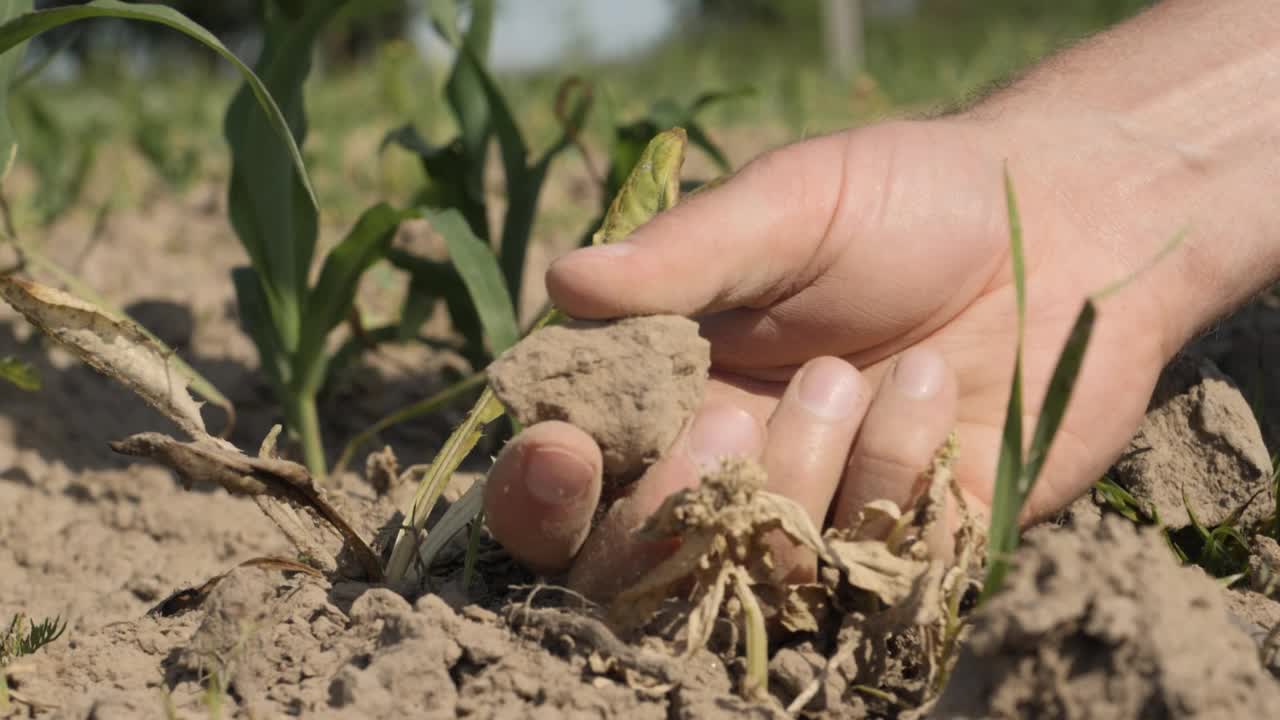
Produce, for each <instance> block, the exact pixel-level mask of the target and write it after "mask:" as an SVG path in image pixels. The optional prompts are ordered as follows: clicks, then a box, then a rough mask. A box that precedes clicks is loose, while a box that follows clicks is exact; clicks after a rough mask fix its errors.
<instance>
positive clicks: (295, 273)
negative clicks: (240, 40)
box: [225, 0, 404, 477]
mask: <svg viewBox="0 0 1280 720" xmlns="http://www.w3.org/2000/svg"><path fill="white" fill-rule="evenodd" d="M350 5H351V3H350V2H349V1H348V0H318V1H317V2H312V3H306V4H300V3H281V2H276V3H267V4H266V5H265V7H264V15H265V27H264V33H263V37H264V44H263V49H262V55H261V57H260V59H259V60H258V63H257V72H258V73H259V74H260V75H261V76H262V78H263V79H264V83H265V85H266V88H267V90H268V91H269V92H270V93H271V94H272V96H274V97H276V98H279V99H280V105H281V109H282V112H283V116H284V118H285V121H286V123H287V126H288V129H289V132H290V137H291V140H292V142H294V143H296V145H301V144H302V143H303V141H304V140H305V137H306V114H305V110H304V107H303V92H302V91H303V85H304V83H305V81H306V78H307V75H308V73H309V71H310V66H311V56H312V51H313V48H314V45H315V42H316V39H317V38H318V37H319V35H320V33H321V32H322V31H323V30H324V28H325V26H326V25H327V24H328V23H329V22H330V21H331V20H332V19H333V18H334V17H335V16H337V15H338V13H339V12H340V11H342V10H344V9H345V8H346V7H348V6H350ZM253 93H254V89H253V87H252V86H251V85H250V84H246V85H245V86H243V87H242V88H241V90H240V92H239V93H238V94H237V95H236V97H235V99H234V100H233V101H232V103H231V106H230V108H229V109H228V110H227V115H226V122H225V134H226V138H227V142H228V144H229V145H230V147H231V156H232V169H231V179H230V187H229V189H228V205H229V208H230V214H231V224H232V226H233V227H234V228H235V231H236V234H237V236H238V237H239V238H240V242H241V244H242V245H243V246H244V248H245V250H246V252H247V253H248V255H249V259H250V261H251V265H250V266H247V267H240V268H237V269H235V270H234V271H233V274H232V277H233V281H234V283H235V289H236V297H237V299H238V301H239V307H240V319H241V323H242V325H243V326H244V328H245V330H246V331H247V332H248V334H249V335H250V337H252V338H253V341H254V343H255V344H256V345H257V348H258V354H259V357H260V358H261V361H262V367H263V369H264V371H265V372H266V374H267V377H268V378H269V379H270V380H271V384H272V387H273V389H274V391H275V394H276V398H277V400H278V401H279V402H280V403H281V405H282V406H283V409H284V414H285V419H286V421H287V423H288V425H289V427H290V428H291V429H292V430H293V431H294V432H295V433H296V435H297V436H298V438H299V441H300V443H301V446H302V452H303V457H304V459H305V461H306V464H307V467H308V469H309V470H310V471H311V473H312V474H313V475H314V476H316V477H323V476H324V475H325V472H326V461H325V454H324V446H323V443H322V440H321V434H320V420H319V416H318V413H317V410H316V397H317V394H318V393H319V392H320V389H321V387H322V386H323V385H324V381H325V377H326V374H327V366H328V355H327V346H326V342H327V340H328V337H329V334H330V332H331V331H332V330H333V329H334V328H335V327H336V326H337V325H338V324H340V323H341V322H342V321H343V319H344V318H346V316H347V314H348V313H349V312H350V310H351V307H352V303H353V301H354V298H355V292H356V285H357V282H358V281H359V278H360V276H361V274H362V273H363V272H364V271H365V270H366V269H367V268H368V267H369V266H370V265H371V264H373V263H374V262H375V261H377V260H378V259H380V258H381V257H382V256H383V254H385V252H386V251H387V249H388V248H389V247H390V244H391V239H392V237H393V235H394V233H395V230H396V227H397V226H398V224H399V222H400V220H401V219H402V218H403V217H404V214H403V213H402V212H400V211H398V210H395V209H393V208H391V207H390V206H389V205H385V204H379V205H375V206H374V207H372V208H370V209H368V210H366V211H365V212H364V213H363V214H362V215H361V217H360V218H359V219H358V220H357V222H356V224H355V226H354V227H353V228H352V229H351V231H350V232H349V233H348V234H347V236H346V237H345V238H344V239H343V240H342V241H341V242H340V243H339V244H338V245H337V246H336V247H334V249H333V250H332V251H330V253H329V254H328V255H327V256H326V257H325V259H324V262H323V265H322V267H321V270H320V274H319V277H318V278H317V280H316V282H315V284H314V285H311V284H309V283H308V276H309V273H310V270H311V265H312V261H313V259H314V255H315V246H316V237H317V225H318V212H317V209H316V205H315V203H314V202H313V201H312V198H311V197H310V196H309V192H308V189H307V187H306V185H305V177H304V176H303V175H302V174H301V173H299V172H298V171H297V169H296V167H295V165H294V163H293V162H292V158H291V156H290V153H289V152H288V150H287V149H286V148H283V147H281V146H280V144H279V143H278V142H276V139H275V137H274V136H275V131H276V128H275V127H274V126H273V123H272V121H271V117H270V116H269V115H267V114H266V113H265V112H263V110H262V109H261V108H260V107H259V106H258V105H257V104H255V103H254V102H253V99H254V94H253Z"/></svg>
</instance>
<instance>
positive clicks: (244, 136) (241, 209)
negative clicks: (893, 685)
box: [224, 0, 346, 354]
mask: <svg viewBox="0 0 1280 720" xmlns="http://www.w3.org/2000/svg"><path fill="white" fill-rule="evenodd" d="M345 4H346V0H317V1H316V2H313V3H310V4H309V7H308V8H307V10H306V13H305V14H304V15H303V16H302V17H301V18H300V19H298V20H292V19H290V18H288V17H286V16H285V14H283V13H281V12H279V11H278V10H276V9H275V6H274V5H273V4H270V3H269V4H267V6H266V8H267V10H268V12H267V17H266V19H265V23H266V28H265V31H264V34H263V38H264V39H263V47H262V53H261V55H260V57H259V59H258V64H257V70H258V72H259V73H260V74H261V75H262V82H263V83H264V85H265V87H266V88H267V90H269V91H270V93H271V94H272V96H274V97H275V98H277V99H278V100H279V102H280V107H281V108H282V113H283V115H282V118H283V120H284V122H285V123H286V124H287V131H288V132H289V133H290V138H291V139H296V144H297V145H301V144H302V142H303V141H304V139H305V137H306V116H305V112H304V108H303V83H304V82H305V81H306V78H307V75H308V74H309V72H310V69H311V57H312V54H313V51H314V46H315V41H316V38H317V37H318V36H319V34H320V32H321V31H322V30H323V28H324V26H325V25H326V24H327V23H328V21H329V20H330V19H332V17H333V16H334V15H335V14H336V13H337V12H338V10H339V9H341V7H342V6H343V5H345ZM255 94H256V89H255V87H254V86H253V84H252V83H248V82H246V84H245V85H244V86H243V87H241V89H240V91H239V93H237V95H236V97H235V98H234V99H233V100H232V102H231V106H230V107H229V108H228V109H227V114H226V119H225V123H224V133H225V135H226V138H227V143H228V144H229V145H230V147H231V160H232V162H231V182H230V187H229V189H228V209H229V213H230V216H231V224H232V226H233V227H234V228H235V230H236V234H237V236H239V238H240V242H241V244H242V245H244V248H245V250H246V252H248V253H249V257H250V258H251V260H252V262H253V267H254V269H255V270H256V271H257V273H258V281H259V283H260V284H261V285H262V290H263V295H264V296H265V297H266V300H267V307H268V308H269V309H270V311H271V318H272V325H273V327H274V328H275V332H276V333H277V334H278V336H279V341H278V344H279V345H280V346H281V347H282V348H283V350H284V351H285V352H287V353H290V354H292V353H293V352H295V351H296V350H297V348H298V343H299V342H300V336H301V329H302V327H301V326H302V310H303V307H304V304H305V301H306V280H307V276H308V272H309V271H310V269H311V260H312V255H313V253H314V251H315V243H316V233H317V230H316V226H317V210H316V206H315V203H314V201H313V199H312V198H311V197H309V191H308V190H307V189H306V188H305V187H304V185H303V182H304V181H305V178H303V177H302V176H300V175H299V173H297V172H296V171H295V169H294V167H293V163H292V162H291V159H290V156H289V155H288V154H287V153H286V152H285V151H284V149H282V148H281V146H280V143H279V142H277V141H276V135H277V134H278V129H277V128H276V127H275V119H274V117H272V116H271V115H270V114H269V113H265V112H264V111H263V110H262V109H261V108H260V107H259V106H258V105H257V104H256V103H255V102H254V97H255Z"/></svg>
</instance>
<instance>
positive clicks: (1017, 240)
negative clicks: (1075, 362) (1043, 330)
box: [980, 169, 1027, 601]
mask: <svg viewBox="0 0 1280 720" xmlns="http://www.w3.org/2000/svg"><path fill="white" fill-rule="evenodd" d="M1004 191H1005V203H1006V205H1007V207H1008V213H1009V259H1010V264H1011V266H1012V269H1013V287H1014V302H1015V304H1016V306H1017V311H1018V319H1017V323H1018V328H1017V340H1016V352H1015V355H1014V361H1013V382H1012V383H1011V386H1010V388H1009V403H1008V406H1007V408H1006V409H1005V420H1004V429H1003V431H1002V432H1001V437H1000V454H999V460H998V462H997V464H996V478H995V489H994V491H993V493H992V497H991V527H990V530H989V532H988V539H987V543H988V545H987V552H988V561H987V562H988V565H987V577H986V581H985V582H984V583H983V587H982V596H981V598H980V601H981V600H985V599H986V598H988V597H989V596H990V595H991V594H992V593H994V592H996V591H997V590H999V588H1000V586H1001V584H1002V583H1003V582H1004V576H1005V573H1006V572H1007V571H1008V563H1009V556H1010V555H1011V554H1012V553H1013V550H1014V548H1015V547H1016V546H1017V544H1018V515H1019V514H1020V512H1021V510H1022V502H1021V500H1022V496H1021V493H1020V488H1021V485H1022V476H1023V456H1022V346H1023V335H1024V328H1025V326H1026V314H1027V289H1026V264H1025V261H1024V256H1023V249H1022V220H1021V217H1020V216H1019V213H1018V200H1017V195H1016V194H1015V193H1014V190H1013V180H1012V179H1011V178H1010V176H1009V172H1008V170H1007V169H1006V170H1005V174H1004Z"/></svg>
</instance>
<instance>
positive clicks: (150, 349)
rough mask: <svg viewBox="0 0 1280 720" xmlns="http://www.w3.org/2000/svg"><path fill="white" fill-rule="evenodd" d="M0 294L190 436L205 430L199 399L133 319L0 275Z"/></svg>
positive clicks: (165, 353)
mask: <svg viewBox="0 0 1280 720" xmlns="http://www.w3.org/2000/svg"><path fill="white" fill-rule="evenodd" d="M0 296H3V297H4V299H5V300H6V301H8V303H9V304H10V305H12V306H13V307H14V309H16V310H17V311H18V312H20V313H22V314H23V316H25V317H26V318H27V320H28V321H29V322H30V323H31V324H32V325H35V326H36V327H38V328H40V330H41V331H42V332H44V333H45V334H46V335H48V336H49V337H52V338H53V339H54V340H57V341H58V342H59V343H61V344H62V345H64V346H65V347H67V348H68V349H70V350H71V351H72V352H73V353H75V355H76V356H77V357H79V358H80V359H81V360H83V361H84V362H85V363H87V364H88V365H90V366H91V367H93V368H94V369H95V370H97V371H98V372H100V373H103V374H104V375H107V376H108V377H111V378H113V379H115V380H117V381H119V382H121V383H123V384H124V385H125V386H127V387H128V388H129V389H131V390H133V391H134V393H136V394H137V395H138V396H139V397H141V398H142V399H143V400H145V401H146V402H147V404H149V405H151V406H152V407H154V408H155V409H156V410H159V411H160V412H161V413H163V414H164V415H165V417H167V418H169V419H170V420H172V421H173V422H175V423H177V425H178V427H180V428H182V430H183V431H184V432H186V433H187V435H189V436H190V437H192V438H201V437H204V436H205V435H206V434H207V433H206V431H205V427H204V420H203V419H202V418H201V417H200V403H198V402H196V401H195V399H194V398H192V397H191V393H189V392H188V391H187V385H188V383H189V381H188V379H187V377H186V376H185V375H184V374H183V373H182V372H181V371H180V370H179V369H178V365H177V363H174V362H172V355H171V353H170V351H169V350H168V349H166V348H165V347H163V346H162V345H160V344H159V343H157V342H156V341H155V340H153V339H151V338H150V337H149V336H148V335H147V334H146V333H145V332H143V331H142V329H141V328H139V327H138V326H137V325H136V324H135V323H133V322H131V321H129V320H124V319H120V318H116V317H113V316H111V315H108V314H107V313H105V312H103V311H102V310H99V309H98V308H97V307H95V306H93V305H91V304H89V303H87V302H84V301H83V300H80V299H79V298H76V297H74V296H72V295H68V294H67V293H64V292H62V291H61V290H58V289H55V288H51V287H48V286H45V285H41V284H39V283H35V282H31V281H29V280H23V279H21V278H18V277H14V276H13V275H3V276H0Z"/></svg>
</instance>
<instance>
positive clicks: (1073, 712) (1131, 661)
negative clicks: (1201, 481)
mask: <svg viewBox="0 0 1280 720" xmlns="http://www.w3.org/2000/svg"><path fill="white" fill-rule="evenodd" d="M973 620H974V625H973V632H972V635H971V636H970V638H969V642H968V644H967V646H966V648H965V649H964V650H963V651H962V654H961V656H960V659H959V661H958V663H957V665H956V669H955V673H954V675H953V676H952V678H951V682H950V683H949V685H948V688H947V690H946V692H945V693H944V694H943V697H942V698H941V700H940V701H939V703H938V705H937V707H936V709H935V716H936V717H946V718H1021V717H1036V718H1243V717H1268V716H1269V715H1270V714H1271V711H1270V710H1269V709H1268V708H1275V707H1277V706H1278V705H1277V703H1280V685H1277V683H1276V682H1275V680H1273V679H1272V678H1271V676H1270V675H1269V674H1268V673H1267V672H1266V670H1264V669H1263V667H1262V664H1261V661H1260V659H1259V656H1258V651H1257V647H1256V646H1255V644H1254V641H1253V640H1252V639H1250V638H1249V636H1248V635H1247V634H1246V633H1245V631H1244V630H1243V629H1242V628H1241V627H1240V625H1239V623H1237V622H1234V621H1233V620H1232V619H1231V617H1230V615H1229V613H1228V609H1227V607H1226V604H1225V601H1224V600H1223V593H1222V590H1221V588H1219V587H1218V586H1217V585H1216V584H1215V583H1214V582H1212V581H1211V580H1210V579H1209V578H1208V577H1207V576H1206V575H1204V574H1203V573H1202V572H1200V571H1198V570H1195V569H1190V568H1183V567H1180V566H1179V565H1178V564H1177V563H1176V561H1175V560H1174V558H1173V556H1172V554H1171V553H1170V552H1169V550H1168V548H1167V547H1166V546H1165V545H1164V541H1163V540H1162V539H1161V538H1160V537H1159V535H1158V533H1156V532H1155V531H1139V530H1138V529H1137V528H1135V527H1134V526H1133V525H1132V524H1131V523H1128V522H1127V521H1125V520H1123V519H1120V518H1115V517H1107V518H1105V519H1104V520H1103V522H1102V523H1100V524H1099V525H1098V526H1097V528H1095V529H1093V530H1080V531H1066V530H1064V531H1061V532H1051V533H1039V534H1036V535H1034V536H1032V537H1030V538H1029V539H1028V542H1027V544H1026V545H1025V546H1024V548H1023V549H1022V550H1021V551H1019V553H1018V555H1017V557H1016V561H1015V563H1014V567H1013V569H1012V570H1011V572H1010V573H1009V576H1008V580H1007V585H1006V588H1005V590H1004V591H1003V592H1001V593H999V594H998V595H996V596H995V597H993V598H992V599H991V601H990V602H989V603H988V604H987V605H986V606H985V607H983V608H982V609H981V610H980V611H978V612H977V613H976V614H975V615H974V618H973Z"/></svg>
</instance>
